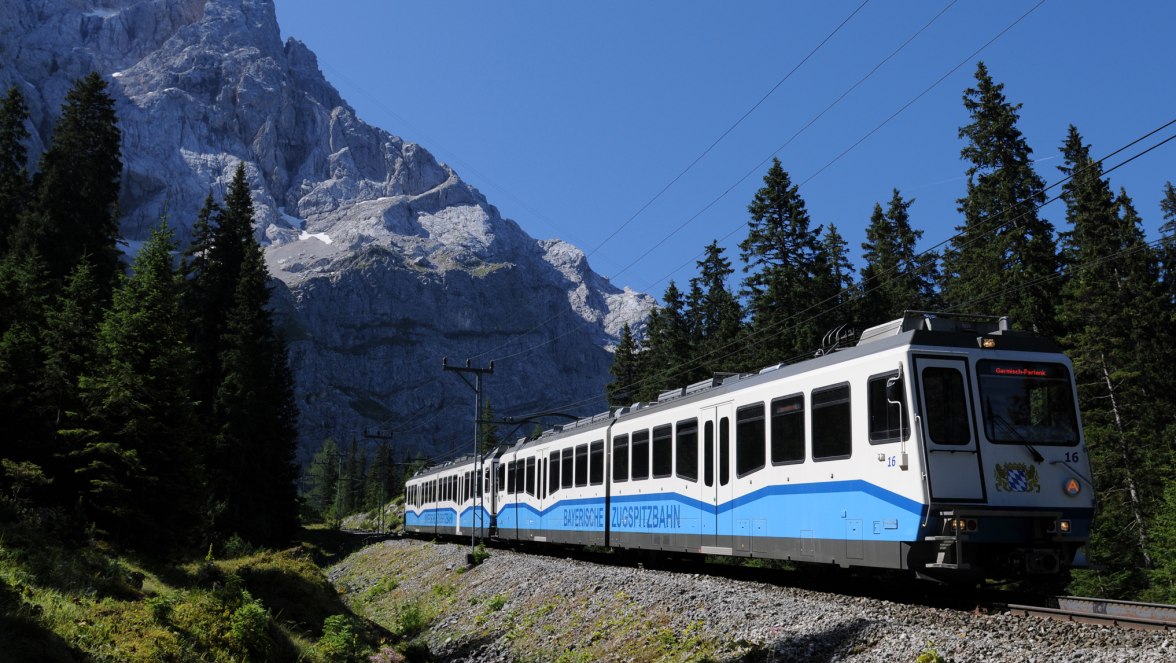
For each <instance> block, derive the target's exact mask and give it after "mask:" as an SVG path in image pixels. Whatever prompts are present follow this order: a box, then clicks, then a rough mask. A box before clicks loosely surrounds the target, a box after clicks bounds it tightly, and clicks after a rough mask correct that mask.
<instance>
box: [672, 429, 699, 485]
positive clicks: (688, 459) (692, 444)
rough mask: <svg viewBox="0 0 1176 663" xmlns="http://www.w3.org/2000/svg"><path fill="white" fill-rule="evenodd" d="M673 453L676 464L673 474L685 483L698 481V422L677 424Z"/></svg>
mask: <svg viewBox="0 0 1176 663" xmlns="http://www.w3.org/2000/svg"><path fill="white" fill-rule="evenodd" d="M677 434H678V435H677V438H676V440H675V445H674V446H675V451H676V452H677V454H676V455H677V457H678V464H677V468H676V470H675V472H676V473H677V475H678V476H679V477H681V478H683V479H686V480H687V481H698V420H697V419H687V420H686V421H679V422H678V431H677Z"/></svg>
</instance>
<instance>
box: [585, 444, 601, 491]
mask: <svg viewBox="0 0 1176 663" xmlns="http://www.w3.org/2000/svg"><path fill="white" fill-rule="evenodd" d="M588 483H589V484H590V485H593V486H599V485H601V484H603V483H604V440H597V441H595V442H593V443H592V444H590V445H589V446H588Z"/></svg>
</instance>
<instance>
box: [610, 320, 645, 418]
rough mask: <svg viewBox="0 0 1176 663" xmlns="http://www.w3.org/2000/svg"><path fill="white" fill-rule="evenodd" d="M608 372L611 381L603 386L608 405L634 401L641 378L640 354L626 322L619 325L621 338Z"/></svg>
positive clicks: (615, 405) (621, 405)
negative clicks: (622, 325) (623, 324)
mask: <svg viewBox="0 0 1176 663" xmlns="http://www.w3.org/2000/svg"><path fill="white" fill-rule="evenodd" d="M608 372H609V375H611V376H612V381H611V382H609V383H608V385H607V386H606V387H605V399H606V400H607V401H608V406H609V407H610V408H615V407H624V406H626V405H632V404H633V403H635V402H636V401H637V394H638V392H639V390H640V382H641V379H642V375H641V356H640V346H639V345H638V343H637V339H636V338H634V336H633V330H632V329H631V328H630V327H629V324H628V323H625V326H624V327H621V338H620V340H619V341H617V349H616V352H614V353H613V363H612V366H610V367H609V369H608Z"/></svg>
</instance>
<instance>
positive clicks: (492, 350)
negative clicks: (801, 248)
mask: <svg viewBox="0 0 1176 663" xmlns="http://www.w3.org/2000/svg"><path fill="white" fill-rule="evenodd" d="M956 1H957V0H952V2H951V5H954V4H955V3H956ZM1043 1H1044V0H1043ZM869 2H870V0H864V1H863V2H862V3H861V4H860V5H858V7H857V8H856V9H854V10H853V11H852V12H850V13H849V15H848V16H846V17H845V18H844V19H842V21H841V22H840V23H838V24H837V27H835V28H834V29H833V30H832V31H831V32H829V34H827V35H825V38H824V39H822V40H821V41H820V43H818V44H817V45H816V46H814V47H813V48H812V50H810V51H809V52H808V54H807V55H805V56H804V58H802V59H801V60H800V62H798V63H797V64H796V65H794V66H793V67H792V69H790V70H789V71H788V73H786V74H785V75H784V77H783V78H781V79H780V80H779V81H777V82H776V84H775V85H773V86H772V88H771V89H769V90H768V91H767V93H765V94H764V95H763V96H762V97H760V99H759V100H758V101H756V102H755V103H754V104H752V106H751V108H749V109H747V111H745V112H744V113H743V115H741V116H740V117H739V119H737V120H735V122H734V123H733V124H732V125H731V126H729V127H727V129H726V130H725V131H724V132H723V133H721V134H720V135H719V137H718V138H716V139H714V140H713V141H712V142H711V143H710V145H708V146H707V147H706V149H704V150H703V151H702V152H701V153H700V154H699V155H698V156H697V157H695V158H694V160H693V161H691V162H690V163H689V164H687V166H686V167H685V168H684V169H683V170H682V171H681V172H680V173H678V174H677V175H676V176H675V177H674V178H673V179H671V180H670V181H669V182H668V183H666V185H665V186H663V187H662V188H661V190H659V191H658V192H657V193H656V194H654V196H653V197H652V198H650V199H649V200H648V201H646V203H645V204H644V205H642V206H641V207H640V208H639V209H638V210H637V211H636V212H634V213H633V214H632V215H631V216H629V218H628V219H626V220H625V221H624V223H622V224H621V225H620V226H619V227H617V229H616V230H614V231H613V232H612V233H611V234H609V236H608V237H605V238H604V240H603V241H601V242H600V244H598V245H597V246H596V247H595V248H593V249H592V250H591V251H589V252H588V253H586V254H585V255H584V258H585V260H587V259H588V258H591V257H592V256H593V255H595V254H596V252H597V251H599V250H600V249H601V248H603V247H604V245H605V244H607V243H608V242H609V241H611V240H612V239H613V238H614V237H616V236H617V235H618V234H619V233H620V232H621V231H622V230H624V229H625V228H626V227H627V226H628V225H629V224H630V223H632V222H633V221H634V220H635V219H636V218H637V217H638V216H640V215H641V213H642V212H644V211H645V210H646V209H648V208H649V206H650V205H652V204H653V203H654V202H656V201H657V200H658V199H659V198H661V196H662V195H663V194H665V192H666V191H668V190H669V189H670V188H671V187H672V186H674V184H676V183H677V182H678V180H680V179H682V177H683V176H684V175H686V173H688V172H690V170H691V169H693V168H694V166H695V165H697V164H698V162H699V161H701V160H702V159H703V158H704V157H706V155H707V154H709V153H710V152H711V150H713V149H714V148H715V147H716V146H717V145H718V144H719V143H720V142H722V141H723V139H724V138H726V137H727V136H728V135H730V133H731V132H732V131H734V130H735V129H736V128H737V127H738V126H739V125H740V124H742V123H743V121H744V120H746V119H747V118H748V117H749V116H750V115H751V114H752V113H754V112H755V111H756V109H758V108H759V107H760V106H761V105H763V103H764V102H765V101H767V99H768V98H769V97H771V96H772V94H774V93H775V92H776V90H777V89H779V88H780V86H781V85H783V84H784V83H785V82H787V81H788V79H790V78H791V77H792V75H793V74H795V73H796V72H797V71H798V70H799V69H800V68H801V67H802V66H804V64H805V63H806V62H808V61H809V60H810V59H811V58H812V57H813V56H814V55H816V53H817V52H818V51H819V50H821V48H823V47H824V46H825V44H827V43H829V41H830V40H831V39H833V37H834V36H835V35H836V34H837V33H838V32H840V31H841V29H842V28H843V27H845V25H846V24H847V23H849V21H850V20H851V19H853V17H854V16H856V15H857V14H858V13H859V12H861V10H862V9H864V8H865V6H866V5H867V4H869ZM951 5H948V7H950V6H951ZM944 11H946V9H944ZM942 13H943V12H940V14H942ZM936 18H938V16H937V17H936ZM659 245H660V244H659ZM632 266H633V265H632V264H630V265H628V266H626V267H625V268H624V269H622V270H621V271H620V272H616V273H615V274H614V275H613V277H615V276H619V275H620V274H623V273H624V272H625V271H627V270H628V269H629V268H630V267H632ZM568 312H569V311H568V310H567V309H561V310H560V311H559V312H557V313H555V314H553V315H552V316H550V317H548V318H547V319H545V320H544V321H543V322H540V323H539V324H537V325H535V326H534V327H532V328H531V329H529V330H527V331H525V332H522V333H519V334H515V335H514V337H513V338H512V339H509V340H507V341H505V342H503V343H501V344H499V345H498V346H496V347H493V348H490V349H489V350H485V351H483V352H480V353H478V354H477V355H475V356H474V358H475V359H480V358H482V357H487V356H490V355H492V354H493V353H495V352H498V351H499V350H501V349H503V348H505V347H507V346H508V345H510V344H511V343H513V342H514V341H515V340H516V339H518V338H521V337H523V336H526V335H528V334H530V333H532V332H534V331H536V330H538V329H542V328H543V327H545V326H547V325H548V324H550V323H551V322H553V321H555V320H556V319H557V318H559V317H561V316H564V315H567V314H568ZM570 333H571V331H569V332H565V333H564V334H561V335H560V336H558V337H555V338H552V339H548V340H546V341H544V342H543V343H541V344H539V345H537V346H534V347H528V348H526V349H524V350H520V351H518V352H515V353H513V354H510V355H507V356H506V357H500V358H498V359H496V361H501V360H502V359H508V358H511V357H517V356H519V355H522V354H526V353H527V352H529V351H530V350H532V349H534V348H535V347H542V346H543V345H549V344H551V343H552V342H554V341H555V340H556V339H558V338H562V337H563V336H567V335H568V334H570Z"/></svg>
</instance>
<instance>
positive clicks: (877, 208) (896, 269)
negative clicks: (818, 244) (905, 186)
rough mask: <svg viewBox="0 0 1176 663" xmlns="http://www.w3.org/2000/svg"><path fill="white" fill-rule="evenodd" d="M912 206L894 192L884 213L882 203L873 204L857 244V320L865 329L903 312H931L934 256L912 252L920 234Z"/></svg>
mask: <svg viewBox="0 0 1176 663" xmlns="http://www.w3.org/2000/svg"><path fill="white" fill-rule="evenodd" d="M914 202H915V201H914V199H913V198H912V199H910V200H904V199H903V197H902V194H900V193H899V191H898V189H894V193H893V195H892V196H891V198H890V203H889V205H888V206H887V209H886V211H885V213H883V211H882V205H881V204H878V203H875V205H874V213H873V214H872V215H871V216H870V225H869V226H868V227H867V228H866V241H865V242H863V243H862V260H863V261H864V262H865V266H864V267H863V268H862V270H861V289H862V295H861V299H860V301H859V304H858V319H859V322H860V323H861V324H862V325H863V326H864V327H870V326H873V325H877V324H881V323H883V322H887V321H889V320H893V319H895V318H897V317H899V316H901V315H902V312H903V311H907V310H912V311H927V310H932V309H933V308H935V282H936V281H937V280H938V273H937V270H936V256H935V255H934V254H930V255H920V254H919V253H918V250H917V249H916V248H915V245H916V244H917V243H918V241H919V239H920V238H921V237H922V236H923V231H922V230H915V229H913V228H912V227H911V224H910V207H911V205H912V204H914Z"/></svg>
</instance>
